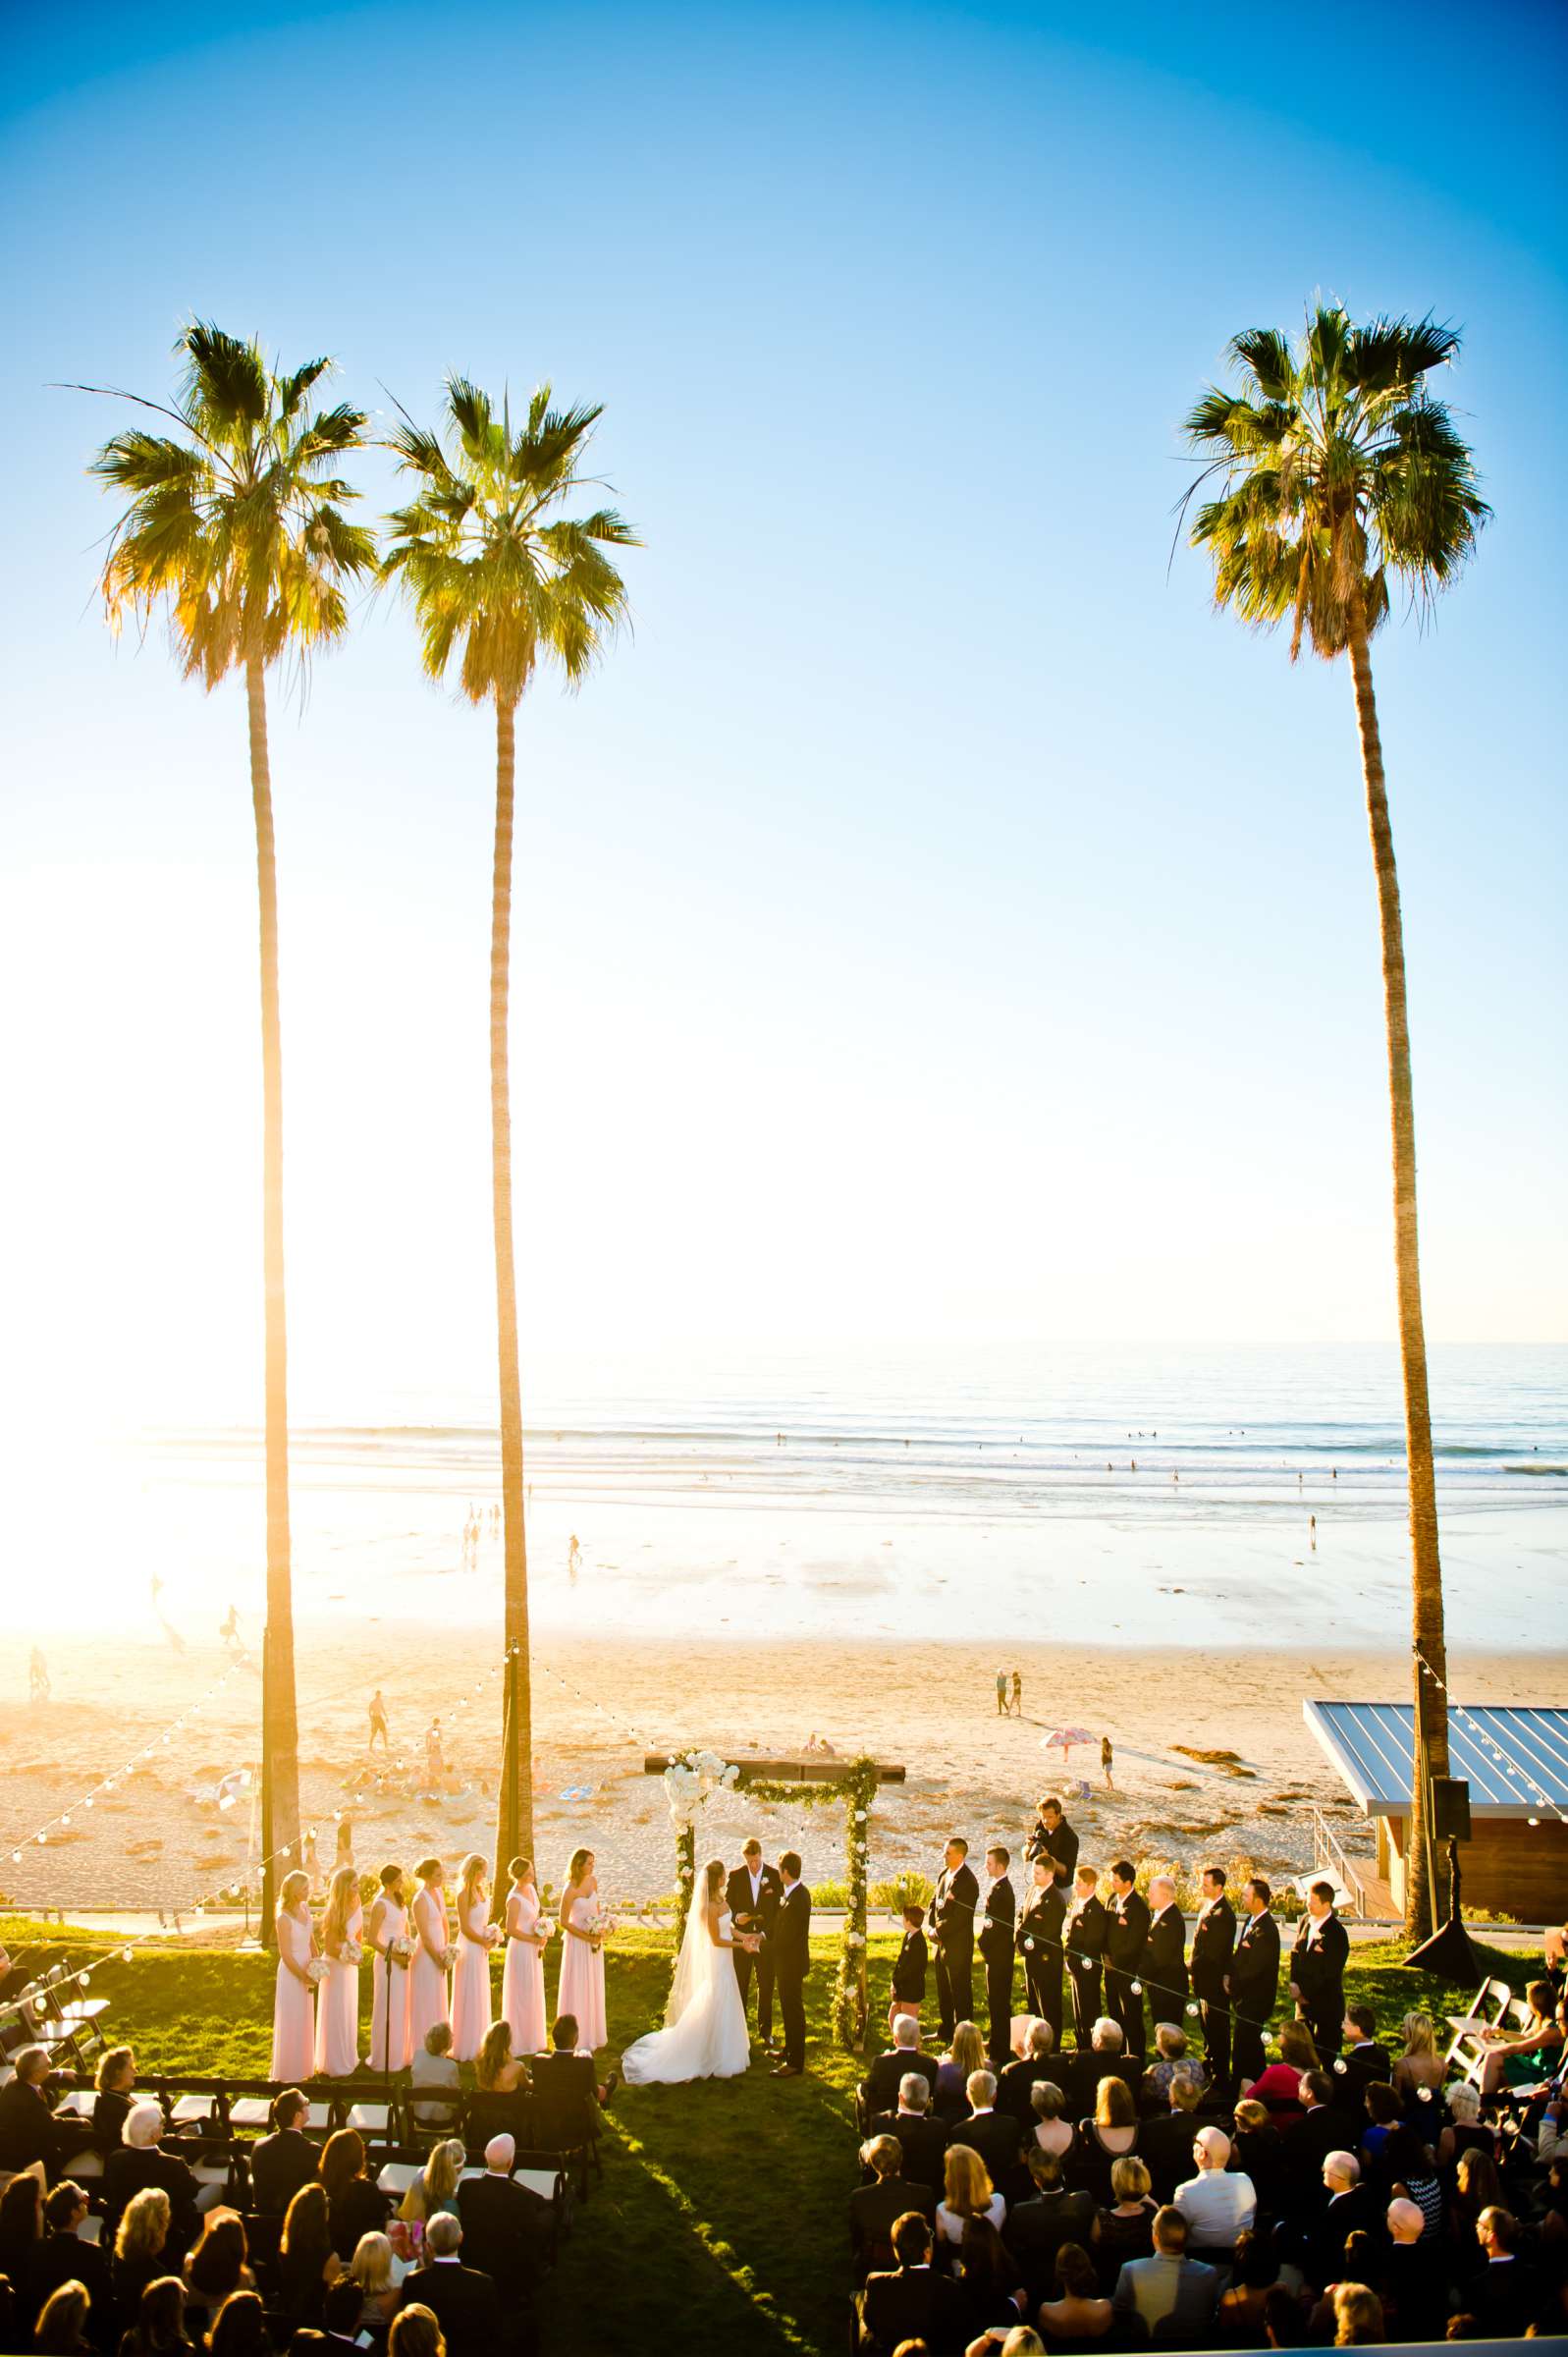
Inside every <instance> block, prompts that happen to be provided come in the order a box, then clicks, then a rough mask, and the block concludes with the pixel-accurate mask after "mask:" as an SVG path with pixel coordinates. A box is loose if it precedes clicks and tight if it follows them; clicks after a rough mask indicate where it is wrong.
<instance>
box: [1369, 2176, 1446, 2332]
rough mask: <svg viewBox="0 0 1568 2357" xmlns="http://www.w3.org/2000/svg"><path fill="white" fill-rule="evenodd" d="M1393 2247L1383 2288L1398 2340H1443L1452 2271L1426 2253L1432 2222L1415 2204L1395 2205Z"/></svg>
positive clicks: (1390, 2213)
mask: <svg viewBox="0 0 1568 2357" xmlns="http://www.w3.org/2000/svg"><path fill="white" fill-rule="evenodd" d="M1384 2223H1385V2225H1386V2227H1387V2230H1388V2248H1387V2249H1386V2251H1385V2252H1384V2253H1383V2258H1382V2265H1381V2268H1380V2269H1379V2288H1380V2289H1381V2291H1382V2293H1383V2295H1384V2297H1385V2299H1386V2301H1387V2303H1388V2305H1389V2307H1390V2308H1391V2309H1392V2310H1393V2320H1392V2331H1391V2334H1390V2337H1391V2338H1392V2339H1394V2340H1441V2339H1442V2337H1443V2334H1444V2332H1445V2331H1446V2330H1447V2324H1448V2271H1447V2269H1446V2267H1444V2266H1442V2265H1436V2266H1434V2265H1433V2255H1432V2253H1431V2251H1430V2250H1423V2249H1422V2248H1421V2244H1422V2241H1423V2239H1424V2237H1425V2235H1426V2231H1427V2221H1426V2220H1425V2219H1424V2218H1423V2216H1422V2214H1421V2212H1420V2210H1419V2209H1418V2208H1417V2206H1416V2204H1415V2203H1414V2202H1406V2201H1397V2202H1390V2203H1389V2205H1388V2208H1387V2212H1386V2214H1385V2217H1384Z"/></svg>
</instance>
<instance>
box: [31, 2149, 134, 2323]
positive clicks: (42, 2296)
mask: <svg viewBox="0 0 1568 2357" xmlns="http://www.w3.org/2000/svg"><path fill="white" fill-rule="evenodd" d="M86 2217H87V2197H86V2194H85V2193H84V2192H83V2191H82V2189H81V2186H80V2185H77V2184H74V2183H73V2182H72V2180H71V2179H70V2178H69V2177H62V2178H61V2180H60V2182H59V2184H58V2185H56V2186H55V2187H54V2188H53V2190H52V2191H51V2193H50V2194H49V2197H48V2199H47V2201H46V2202H45V2203H44V2205H43V2239H42V2241H41V2242H38V2243H36V2244H35V2245H34V2247H33V2251H32V2256H31V2260H30V2262H29V2264H28V2266H27V2274H26V2275H25V2277H24V2279H23V2281H22V2283H21V2284H20V2285H19V2286H18V2289H19V2291H20V2293H21V2295H22V2302H23V2306H24V2307H25V2308H26V2310H27V2313H28V2315H29V2316H38V2315H39V2314H41V2312H42V2310H43V2308H44V2305H45V2303H46V2302H47V2300H48V2298H49V2295H50V2294H51V2292H55V2291H58V2290H59V2288H60V2286H61V2284H62V2283H72V2282H76V2283H81V2284H84V2285H85V2287H86V2292H87V2297H88V2300H89V2301H90V2303H91V2321H90V2324H89V2327H88V2333H89V2337H90V2338H91V2339H92V2340H93V2341H94V2343H96V2344H97V2345H99V2346H101V2347H105V2348H107V2347H110V2346H112V2339H111V2331H112V2327H113V2323H114V2296H113V2292H112V2290H111V2288H110V2279H109V2259H108V2254H107V2252H105V2251H100V2250H99V2248H98V2246H97V2244H96V2243H93V2242H83V2241H82V2239H81V2228H82V2226H83V2225H84V2224H85V2222H86ZM12 2280H13V2282H15V2281H16V2278H15V2276H13V2277H12Z"/></svg>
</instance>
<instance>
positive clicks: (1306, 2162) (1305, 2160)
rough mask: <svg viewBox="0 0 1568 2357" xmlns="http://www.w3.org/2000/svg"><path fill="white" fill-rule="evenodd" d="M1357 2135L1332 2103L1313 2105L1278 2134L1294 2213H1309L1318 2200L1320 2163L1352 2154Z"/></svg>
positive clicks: (1320, 2194) (1356, 2129)
mask: <svg viewBox="0 0 1568 2357" xmlns="http://www.w3.org/2000/svg"><path fill="white" fill-rule="evenodd" d="M1358 2134H1359V2123H1358V2122H1357V2121H1355V2120H1353V2119H1347V2118H1346V2116H1345V2114H1344V2112H1343V2111H1341V2110H1337V2109H1336V2107H1335V2106H1334V2105H1332V2104H1315V2105H1314V2106H1313V2108H1312V2110H1310V2111H1304V2112H1303V2113H1302V2115H1301V2117H1300V2118H1299V2119H1293V2120H1292V2121H1291V2123H1290V2125H1289V2127H1288V2128H1286V2129H1284V2130H1283V2131H1282V2139H1281V2140H1282V2144H1283V2152H1284V2169H1285V2179H1286V2182H1287V2184H1288V2185H1289V2188H1290V2198H1291V2201H1292V2203H1293V2204H1294V2206H1295V2207H1296V2208H1297V2209H1298V2210H1310V2209H1311V2208H1312V2205H1313V2203H1314V2201H1322V2199H1323V2165H1324V2163H1325V2161H1326V2160H1327V2158H1328V2156H1329V2154H1330V2153H1348V2152H1353V2151H1354V2150H1355V2146H1356V2140H1357V2136H1358ZM1358 2190H1359V2188H1358ZM1356 2222H1357V2223H1358V2224H1364V2223H1365V2222H1366V2221H1365V2220H1357V2221H1356Z"/></svg>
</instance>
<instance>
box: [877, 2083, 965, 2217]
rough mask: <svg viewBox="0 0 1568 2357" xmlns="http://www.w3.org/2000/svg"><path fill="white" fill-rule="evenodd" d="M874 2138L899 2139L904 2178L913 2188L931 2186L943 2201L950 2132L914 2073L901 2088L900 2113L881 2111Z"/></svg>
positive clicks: (937, 2197)
mask: <svg viewBox="0 0 1568 2357" xmlns="http://www.w3.org/2000/svg"><path fill="white" fill-rule="evenodd" d="M871 2133H872V2135H873V2136H895V2137H896V2138H897V2139H898V2148H899V2150H900V2152H901V2153H902V2154H903V2164H902V2174H903V2175H904V2176H906V2177H907V2178H908V2179H909V2180H910V2182H911V2184H915V2185H929V2186H930V2188H931V2191H932V2194H933V2197H934V2198H935V2199H936V2200H938V2201H940V2200H941V2198H942V2193H943V2188H944V2183H945V2177H944V2167H945V2163H946V2152H947V2144H948V2130H947V2123H946V2120H945V2119H939V2118H938V2117H937V2115H936V2113H935V2112H934V2111H933V2110H932V2109H931V2089H930V2088H929V2087H928V2086H927V2084H926V2082H925V2080H924V2079H917V2078H916V2077H915V2074H914V2072H913V2071H910V2072H909V2073H908V2075H907V2077H905V2078H904V2079H903V2081H902V2082H901V2083H900V2085H899V2089H898V2109H897V2110H896V2111H880V2112H879V2113H878V2114H877V2116H876V2118H875V2119H874V2120H873V2121H872V2122H871Z"/></svg>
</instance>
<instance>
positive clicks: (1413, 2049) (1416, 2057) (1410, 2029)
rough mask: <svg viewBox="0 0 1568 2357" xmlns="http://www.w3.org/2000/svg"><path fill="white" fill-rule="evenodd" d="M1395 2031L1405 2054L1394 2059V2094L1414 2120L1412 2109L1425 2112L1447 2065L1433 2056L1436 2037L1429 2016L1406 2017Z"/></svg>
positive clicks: (1415, 2015)
mask: <svg viewBox="0 0 1568 2357" xmlns="http://www.w3.org/2000/svg"><path fill="white" fill-rule="evenodd" d="M1399 2027H1400V2031H1401V2033H1402V2034H1403V2037H1404V2041H1405V2051H1404V2053H1403V2054H1402V2055H1395V2056H1394V2067H1393V2083H1394V2092H1395V2094H1396V2095H1398V2096H1400V2097H1401V2098H1402V2100H1403V2102H1404V2106H1405V2110H1407V2111H1408V2112H1410V2113H1411V2114H1412V2116H1414V2108H1415V2105H1416V2104H1418V2103H1420V2104H1421V2108H1422V2110H1426V2108H1427V2103H1430V2102H1431V2100H1432V2098H1433V2096H1434V2095H1435V2094H1436V2092H1437V2090H1438V2088H1439V2087H1440V2086H1441V2085H1442V2083H1443V2080H1444V2079H1445V2078H1446V2077H1447V2075H1448V2065H1447V2063H1446V2062H1445V2061H1444V2060H1443V2058H1442V2056H1441V2055H1439V2054H1438V2052H1437V2034H1436V2031H1435V2030H1434V2029H1433V2022H1432V2016H1431V2014H1430V2013H1407V2014H1406V2015H1405V2018H1404V2020H1403V2021H1402V2022H1401V2023H1400V2024H1399ZM1423 2096H1425V2098H1426V2102H1423V2101H1422V2098H1423Z"/></svg>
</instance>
